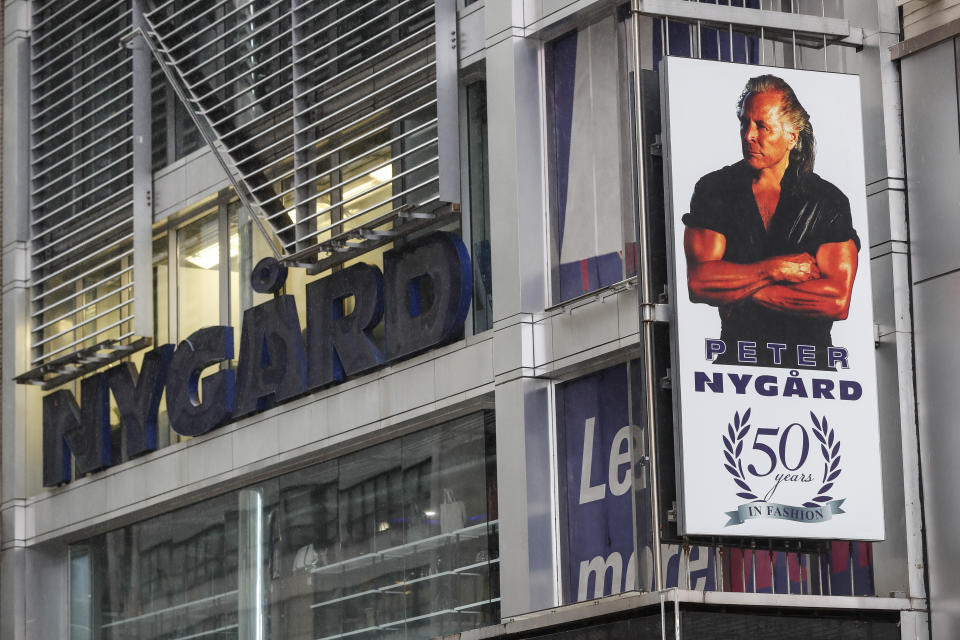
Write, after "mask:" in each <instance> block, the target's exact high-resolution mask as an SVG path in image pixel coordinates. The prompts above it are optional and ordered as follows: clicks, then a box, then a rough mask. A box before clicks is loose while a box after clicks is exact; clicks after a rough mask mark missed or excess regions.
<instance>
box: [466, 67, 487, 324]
mask: <svg viewBox="0 0 960 640" xmlns="http://www.w3.org/2000/svg"><path fill="white" fill-rule="evenodd" d="M466 97H467V162H468V163H469V190H470V194H469V198H470V199H469V205H470V256H471V258H472V260H473V332H474V333H480V332H481V331H486V330H487V329H490V328H492V327H493V277H492V274H491V270H490V254H491V252H490V172H489V156H488V155H487V83H486V82H484V81H482V80H481V81H479V82H474V83H472V84H469V85H467V87H466Z"/></svg>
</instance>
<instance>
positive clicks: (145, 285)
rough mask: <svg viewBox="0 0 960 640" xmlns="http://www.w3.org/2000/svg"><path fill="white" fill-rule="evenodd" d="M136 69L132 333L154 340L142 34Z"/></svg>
mask: <svg viewBox="0 0 960 640" xmlns="http://www.w3.org/2000/svg"><path fill="white" fill-rule="evenodd" d="M143 10H144V6H143V0H133V6H132V8H131V26H132V27H133V29H137V30H139V29H142V28H143V27H145V26H146V22H145V20H144V18H143ZM127 47H129V49H130V54H131V58H132V65H133V97H132V101H133V105H132V112H133V116H132V119H133V122H132V130H133V296H134V300H133V331H134V333H135V334H136V335H138V336H146V337H153V157H152V156H153V151H152V146H151V141H152V132H151V124H152V122H151V120H152V114H151V99H150V75H151V73H150V72H151V69H150V48H149V47H148V45H147V42H146V40H145V38H144V36H143V32H142V31H137V32H136V35H134V37H133V38H132V39H130V40H129V41H128V42H127Z"/></svg>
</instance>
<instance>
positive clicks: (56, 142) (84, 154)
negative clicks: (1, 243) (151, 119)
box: [30, 0, 135, 382]
mask: <svg viewBox="0 0 960 640" xmlns="http://www.w3.org/2000/svg"><path fill="white" fill-rule="evenodd" d="M132 12H133V9H132V6H131V5H130V2H129V1H128V2H116V0H95V1H91V0H73V1H64V0H47V1H38V2H34V3H33V24H34V27H33V32H32V38H31V89H32V91H31V184H30V195H31V206H30V229H31V236H30V245H31V246H30V250H31V272H30V278H31V285H32V295H31V300H30V302H31V309H30V313H31V326H32V334H31V346H32V356H31V364H32V365H33V366H34V367H39V369H38V370H37V371H39V372H40V373H39V374H38V377H36V378H34V380H39V381H41V382H43V381H44V380H46V378H45V377H44V375H43V374H47V373H50V372H51V371H53V369H49V367H50V366H51V363H59V364H61V365H63V364H64V363H69V367H72V368H73V369H75V370H79V369H81V368H82V367H83V365H84V363H85V362H86V363H87V364H89V363H90V362H99V361H102V360H103V359H104V356H103V355H102V353H99V352H102V350H104V349H106V350H108V351H112V352H114V353H116V352H117V350H120V351H130V350H132V349H133V348H134V346H133V345H132V344H131V343H132V342H134V327H133V314H134V300H135V297H134V289H133V285H134V279H133V259H132V252H133V233H134V231H133V229H134V224H133V200H134V190H133V182H134V180H133V174H134V160H133V156H134V148H133V139H134V132H133V55H132V52H131V50H130V49H129V48H124V47H121V46H120V44H119V43H120V39H121V37H122V36H123V35H124V34H125V33H127V32H129V31H130V29H131V26H132V23H133V13H132ZM45 367H46V368H47V369H45ZM54 368H56V367H54ZM55 373H56V374H58V375H62V374H63V373H64V370H63V369H62V368H61V369H58V370H57V371H56V372H55Z"/></svg>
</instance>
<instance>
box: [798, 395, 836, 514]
mask: <svg viewBox="0 0 960 640" xmlns="http://www.w3.org/2000/svg"><path fill="white" fill-rule="evenodd" d="M810 418H811V419H812V420H813V435H814V436H815V437H816V438H817V440H819V441H820V453H821V454H822V455H823V478H822V479H821V482H822V483H823V484H822V486H821V487H820V489H819V490H818V491H817V495H816V497H814V498H813V500H812V501H811V502H804V503H803V506H805V507H819V506H820V505H821V504H822V503H824V502H830V501H831V500H833V496H830V495H827V492H828V491H830V489H832V488H833V483H834V481H835V480H836V479H837V478H838V477H839V476H840V472H841V471H843V469H842V468H841V467H840V439H839V438H837V437H836V433H834V431H833V429H832V428H831V427H830V425H828V424H827V416H823V417H822V418H820V419H819V420H817V416H815V415H814V414H813V411H811V412H810Z"/></svg>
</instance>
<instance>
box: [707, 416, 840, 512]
mask: <svg viewBox="0 0 960 640" xmlns="http://www.w3.org/2000/svg"><path fill="white" fill-rule="evenodd" d="M750 411H751V409H749V408H748V409H747V410H746V411H744V412H743V415H742V416H741V415H740V412H739V411H737V412H735V413H734V414H733V422H728V423H727V432H726V434H724V435H723V457H724V458H725V462H724V463H723V467H724V468H725V469H726V470H727V473H729V474H730V476H731V477H732V478H733V481H734V482H735V483H736V484H737V486H738V487H740V489H741V490H742V491H740V492H739V493H737V497H739V498H743V499H744V500H760V498H759V497H758V496H757V495H756V494H755V493H754V492H753V489H752V488H750V485H749V484H748V483H747V476H746V474H745V473H744V472H743V462H742V460H741V459H740V456H741V454H742V453H743V441H744V439H745V438H746V437H747V434H748V433H750ZM810 418H811V419H812V420H813V435H814V437H815V438H816V439H817V440H818V441H819V442H820V453H821V455H823V476H822V478H821V481H820V482H821V485H820V488H819V489H818V490H817V494H816V495H815V496H814V497H813V498H811V499H810V500H809V501H808V502H804V503H803V506H804V507H819V506H822V505H823V503H826V502H830V501H831V500H833V496H831V495H829V493H828V492H829V491H830V489H832V488H833V485H834V482H835V481H836V479H837V478H838V477H839V476H840V472H841V471H843V469H842V467H841V466H840V439H839V438H837V434H836V432H835V431H834V430H833V428H832V427H830V425H829V424H828V423H827V417H826V416H823V417H821V418H817V416H816V415H814V413H813V412H812V411H811V412H810Z"/></svg>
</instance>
